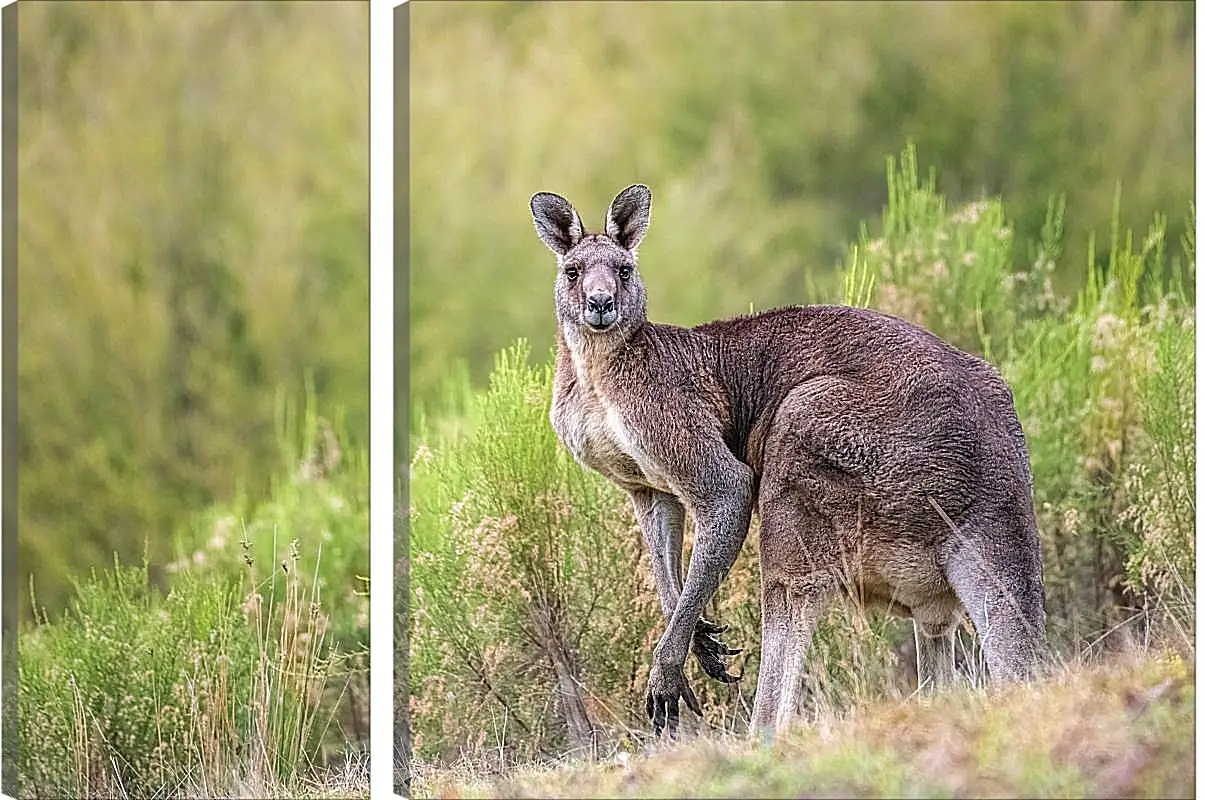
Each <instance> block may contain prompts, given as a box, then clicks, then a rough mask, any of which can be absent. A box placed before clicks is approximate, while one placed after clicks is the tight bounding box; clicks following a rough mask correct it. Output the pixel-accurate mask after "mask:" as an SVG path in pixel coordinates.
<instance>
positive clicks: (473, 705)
mask: <svg viewBox="0 0 1205 800" xmlns="http://www.w3.org/2000/svg"><path fill="white" fill-rule="evenodd" d="M920 176H921V171H920V169H919V167H918V160H917V156H916V150H915V148H914V147H912V146H911V145H909V146H908V147H907V149H906V150H905V151H904V153H903V154H902V156H901V158H900V159H899V160H898V161H897V160H895V159H891V160H889V161H888V169H887V179H888V186H889V202H888V205H887V207H886V209H885V210H884V212H883V216H882V223H881V226H882V233H881V235H880V236H876V237H873V238H872V236H871V234H870V232H869V227H868V226H865V225H864V226H862V233H861V236H860V238H859V241H858V243H857V244H856V245H852V246H851V247H850V248H849V253H848V256H847V260H846V270H845V274H844V275H843V276H842V282H841V286H842V287H843V290H844V296H845V299H846V301H847V302H851V303H856V304H859V305H869V306H872V307H877V308H880V309H884V310H887V311H889V312H892V313H895V314H897V315H899V316H903V317H906V318H908V319H911V320H913V321H916V322H920V323H921V324H923V325H925V326H926V327H928V328H930V329H931V330H933V331H934V332H935V333H937V334H938V335H939V336H942V337H943V338H945V339H947V340H949V341H952V342H954V343H956V344H959V345H960V346H962V347H963V348H965V349H967V350H971V351H974V352H979V353H981V354H983V355H984V356H985V357H987V358H988V359H989V360H991V361H992V362H993V363H995V364H996V366H997V367H998V369H999V370H1000V371H1001V373H1002V374H1003V375H1004V376H1005V378H1006V379H1007V380H1008V382H1009V384H1010V386H1011V387H1012V389H1013V393H1014V400H1015V404H1016V407H1017V411H1018V415H1019V417H1020V419H1021V423H1022V426H1023V428H1024V430H1025V433H1026V440H1027V443H1028V446H1029V452H1030V461H1031V466H1032V472H1033V477H1034V502H1035V508H1036V510H1037V514H1038V523H1039V530H1040V532H1041V537H1042V544H1043V551H1044V552H1043V558H1044V565H1045V582H1046V595H1047V614H1048V631H1049V634H1050V638H1051V640H1052V643H1053V644H1054V645H1055V648H1056V652H1058V653H1059V654H1060V655H1061V656H1062V657H1064V658H1067V659H1070V660H1076V659H1078V658H1080V656H1081V654H1084V653H1085V652H1086V653H1088V654H1090V655H1091V654H1094V653H1095V652H1096V651H1095V649H1094V648H1095V646H1096V645H1097V644H1098V643H1100V642H1101V641H1102V640H1104V644H1105V645H1106V646H1109V647H1125V646H1127V645H1128V644H1134V643H1136V642H1137V641H1140V640H1144V641H1152V640H1154V641H1156V642H1159V643H1160V644H1169V645H1171V646H1174V647H1176V648H1178V649H1181V650H1186V651H1188V652H1192V651H1193V650H1194V649H1195V641H1194V639H1193V627H1194V626H1193V619H1194V618H1193V613H1194V612H1193V608H1194V598H1195V595H1194V581H1195V538H1194V528H1193V524H1194V519H1195V508H1194V506H1193V496H1194V495H1193V492H1194V490H1195V484H1194V470H1195V457H1194V453H1193V450H1192V447H1191V444H1192V441H1193V434H1194V425H1193V413H1194V409H1195V397H1194V394H1193V377H1194V374H1195V371H1194V363H1193V343H1194V329H1193V324H1192V321H1193V308H1192V303H1191V300H1190V298H1188V297H1187V296H1186V295H1185V293H1184V290H1183V285H1184V278H1185V276H1184V274H1183V273H1184V268H1183V267H1182V266H1181V265H1182V264H1187V265H1189V268H1188V269H1189V274H1188V276H1187V279H1188V280H1189V281H1191V279H1192V273H1191V264H1192V263H1193V258H1194V252H1193V241H1194V239H1193V237H1194V234H1193V232H1192V231H1193V229H1192V227H1191V225H1190V226H1189V227H1188V233H1187V234H1186V235H1185V236H1184V237H1183V239H1182V241H1183V245H1184V248H1183V250H1184V252H1183V253H1182V255H1181V256H1177V257H1170V256H1169V254H1168V250H1167V248H1166V247H1165V246H1164V242H1163V238H1164V237H1165V231H1166V230H1167V223H1166V218H1164V217H1162V216H1156V218H1155V221H1154V222H1153V223H1152V225H1151V226H1150V228H1149V230H1148V234H1147V235H1146V236H1145V237H1144V238H1143V239H1142V241H1141V244H1139V245H1136V244H1135V237H1134V236H1133V235H1132V233H1130V232H1128V231H1127V230H1125V229H1123V228H1122V227H1121V222H1120V220H1121V218H1122V216H1121V213H1120V209H1121V194H1120V190H1119V189H1118V190H1117V191H1115V192H1114V195H1113V198H1114V199H1113V203H1114V206H1113V208H1114V212H1113V220H1114V222H1113V225H1112V228H1111V230H1110V237H1109V239H1110V255H1109V258H1108V260H1107V261H1104V262H1101V263H1097V262H1096V261H1095V260H1094V259H1093V260H1092V261H1091V267H1090V269H1089V271H1088V275H1089V278H1088V280H1087V281H1086V283H1085V286H1084V288H1083V289H1082V290H1081V291H1080V292H1079V294H1078V297H1077V298H1076V302H1075V303H1072V302H1071V301H1070V300H1069V299H1068V298H1067V297H1065V296H1064V295H1062V294H1060V293H1058V292H1057V291H1056V288H1055V281H1054V275H1055V273H1056V271H1057V270H1058V262H1059V260H1060V259H1065V258H1066V257H1067V256H1066V255H1065V253H1066V248H1065V245H1064V243H1063V225H1064V219H1065V212H1066V205H1065V203H1064V202H1063V200H1062V199H1061V198H1060V199H1054V200H1051V201H1049V202H1048V203H1047V206H1046V211H1045V212H1044V217H1043V223H1042V226H1041V231H1040V234H1039V236H1038V238H1037V240H1036V242H1034V243H1033V244H1031V245H1030V246H1029V247H1028V249H1027V258H1028V259H1029V261H1030V263H1029V264H1028V265H1026V266H1025V267H1024V268H1023V269H1021V270H1019V271H1015V272H1014V271H1013V268H1012V266H1011V265H1012V264H1013V261H1014V258H1015V253H1014V252H1013V248H1014V243H1015V241H1016V236H1015V233H1014V229H1013V226H1012V223H1011V222H1010V221H1009V220H1008V218H1007V217H1006V215H1005V209H1004V203H1003V201H1001V200H1000V199H999V198H985V199H980V200H977V201H974V202H972V203H969V204H966V205H963V206H960V207H953V208H951V207H950V205H949V204H948V202H947V200H946V198H945V196H944V195H942V194H941V193H940V192H938V190H937V188H936V186H937V182H936V179H935V176H934V174H933V173H930V177H929V178H928V179H927V180H923V181H922V180H921V178H920ZM1093 249H1094V248H1093V247H1092V246H1090V247H1089V250H1090V251H1091V250H1093ZM1167 276H1172V277H1171V279H1170V280H1169V279H1168V277H1167ZM835 293H836V291H834V294H835ZM742 310H744V309H742ZM551 324H552V323H551V322H549V323H548V325H549V326H551ZM526 353H527V350H526V347H525V346H520V347H517V348H511V349H509V350H507V351H505V353H504V354H503V355H502V356H501V357H500V358H499V359H498V360H497V361H496V363H495V368H494V372H493V373H492V375H491V383H490V389H489V390H488V391H486V392H480V393H476V394H467V393H466V384H467V382H466V379H465V378H464V376H463V375H461V376H460V378H459V379H458V380H457V381H456V382H455V383H453V384H451V389H450V392H451V395H450V396H449V398H447V399H445V400H444V402H443V403H442V406H443V407H444V408H449V409H464V410H463V412H462V411H459V410H457V411H453V414H454V415H455V416H454V417H452V418H447V419H440V420H438V421H433V420H430V419H427V418H425V417H424V423H423V425H422V426H421V427H418V428H415V429H414V430H413V431H412V434H413V438H412V450H411V452H412V456H413V457H412V462H411V465H410V470H411V472H410V477H411V484H410V487H411V503H412V506H411V508H410V521H411V540H410V542H411V553H412V572H411V592H412V594H411V607H412V611H413V614H414V616H413V617H412V621H411V622H412V631H411V637H412V638H411V651H410V665H411V673H410V675H411V685H410V688H411V693H412V697H413V698H414V699H413V701H412V706H411V712H412V724H413V726H414V731H415V734H416V739H415V751H416V755H417V757H418V758H419V759H420V760H423V759H426V760H435V759H441V760H445V761H446V760H448V759H450V758H453V757H455V756H461V757H467V758H473V759H483V760H486V761H487V762H488V763H490V764H491V765H492V766H493V767H494V768H497V767H498V766H500V764H499V763H498V762H499V761H501V765H505V764H507V763H511V762H510V761H508V759H519V760H520V761H521V760H522V759H523V758H530V757H532V756H533V755H536V754H545V755H559V754H561V753H564V752H565V751H566V750H567V749H570V748H569V745H568V739H569V738H570V737H569V735H568V733H567V731H568V730H569V729H570V727H571V723H570V717H569V715H568V714H567V713H566V712H565V709H564V708H561V709H559V711H558V708H557V701H555V700H553V699H551V698H554V697H561V696H563V694H564V690H563V687H562V686H560V685H558V681H557V676H556V675H555V674H554V672H555V671H554V670H553V669H551V667H550V666H549V663H548V662H550V661H553V660H554V659H553V658H552V657H551V654H550V652H549V649H548V648H541V647H539V646H538V644H539V642H540V637H539V636H538V635H537V634H535V633H534V632H533V630H532V628H531V626H530V622H529V620H530V618H531V617H533V615H534V610H535V609H537V608H539V607H541V603H544V602H549V603H551V604H552V605H554V606H555V607H556V608H557V609H558V611H560V612H561V615H560V616H558V617H557V619H558V624H559V625H560V626H562V627H563V628H564V629H565V630H568V631H573V630H574V629H575V628H577V629H579V630H580V629H593V626H595V625H598V624H599V622H601V623H602V628H603V629H605V630H606V632H607V636H606V637H605V638H602V639H596V638H592V637H591V636H589V635H582V636H581V637H580V638H576V637H569V640H572V641H575V642H576V645H575V647H574V648H572V649H571V650H570V651H569V655H570V656H571V657H572V658H571V660H572V662H573V663H574V664H576V665H577V667H578V668H577V672H576V673H575V676H574V679H575V681H576V684H577V685H578V686H579V687H580V690H581V691H582V693H584V694H585V695H587V696H588V697H589V698H590V699H591V703H590V704H588V709H589V712H590V713H591V714H592V715H593V716H592V719H594V720H595V721H596V723H597V727H598V728H599V729H600V731H601V733H602V734H603V735H604V737H605V738H606V740H607V741H610V742H611V743H612V745H613V746H615V747H619V748H630V747H631V746H632V745H634V744H635V743H636V741H637V740H638V739H639V735H638V734H636V733H635V731H644V730H646V724H645V721H644V720H643V719H641V717H640V713H639V712H640V710H641V708H642V701H643V696H642V692H643V689H644V683H645V677H646V676H647V665H646V661H647V655H648V653H649V651H651V649H652V646H653V645H654V643H655V641H656V637H657V636H658V635H659V634H660V632H661V630H662V627H663V623H662V621H661V620H660V617H659V615H658V614H657V613H656V611H657V602H656V598H655V593H654V591H653V587H652V583H651V570H650V568H649V564H648V562H647V560H646V559H645V558H644V557H643V556H641V555H640V552H639V550H638V549H637V548H639V547H640V533H639V530H638V529H637V527H636V526H635V524H634V521H633V519H632V516H631V512H630V510H629V509H628V508H627V507H626V504H624V503H623V502H622V497H621V495H620V494H619V493H618V491H617V490H615V489H614V488H613V487H610V485H609V484H607V482H606V481H605V479H603V478H601V477H600V476H598V475H597V474H595V473H592V472H588V471H584V470H582V469H580V468H579V467H578V466H577V465H575V464H574V463H573V462H572V460H571V459H570V457H569V456H568V454H567V453H566V452H565V451H564V448H561V447H559V446H558V444H557V442H556V439H555V435H554V433H553V431H552V429H551V426H550V425H549V423H548V408H549V392H550V386H549V384H550V374H551V373H550V369H549V368H548V367H539V366H537V367H528V366H527V365H526V363H525V360H526ZM550 498H554V499H552V500H550ZM550 502H551V505H549V503H550ZM583 537H586V538H583ZM689 542H690V528H689V526H688V531H687V544H688V546H689ZM757 546H758V535H757V528H756V525H754V526H753V529H752V530H751V532H750V535H749V539H748V541H747V543H746V546H745V548H744V551H743V552H742V554H741V555H740V557H739V558H738V559H737V562H736V564H735V565H734V567H733V569H732V571H731V573H730V574H729V576H728V578H727V580H726V581H725V582H724V584H723V585H722V586H721V589H720V591H719V592H718V593H717V596H716V597H715V598H714V600H713V607H712V608H711V609H709V611H708V615H709V616H710V617H712V618H716V619H719V620H720V621H722V622H723V623H725V624H727V625H729V627H730V629H729V631H728V633H726V634H725V639H726V640H730V641H732V642H734V643H735V644H737V645H739V646H743V647H745V648H746V652H745V653H744V654H742V655H741V656H740V657H738V658H737V659H736V663H737V668H738V669H743V670H744V673H745V675H746V678H745V680H743V681H741V682H740V683H739V684H737V685H735V686H733V687H719V686H718V685H717V684H715V683H714V682H711V681H708V680H706V679H705V678H702V677H701V676H698V675H693V676H691V677H692V678H693V680H694V687H695V690H696V692H697V693H698V695H699V698H700V700H701V701H702V703H703V706H704V720H703V723H702V724H703V726H704V727H706V728H711V729H715V730H723V731H731V732H743V731H744V729H745V723H746V721H747V714H748V708H749V705H750V703H751V700H752V693H753V689H754V686H755V684H756V681H755V679H754V677H753V676H754V675H755V674H756V671H757V667H758V656H757V649H758V648H757V642H758V639H759V608H758V597H759V587H760V576H759V572H758V564H757V556H756V553H757ZM620 567H622V569H621V568H620ZM615 569H619V572H618V573H615V574H613V573H610V572H608V570H615ZM632 571H635V572H636V573H637V574H636V575H632ZM601 576H606V577H601ZM570 578H572V579H570ZM593 585H597V586H603V587H606V589H605V591H603V592H602V593H601V594H598V595H596V596H592V595H590V594H589V593H588V592H585V593H584V594H579V593H578V592H580V591H584V590H585V587H587V586H593ZM587 598H589V602H587V601H586V599H587ZM608 604H610V605H609V606H608ZM616 611H619V613H616ZM1168 634H1172V635H1171V636H1169V635H1168ZM911 638H912V637H911V632H910V631H909V630H907V627H906V626H903V625H900V624H898V623H897V622H894V621H892V620H889V619H888V618H885V617H881V616H869V617H868V616H866V615H864V614H862V613H860V612H855V613H853V614H850V613H849V610H848V609H846V608H841V607H835V608H834V609H833V612H832V613H831V614H830V615H829V616H828V617H827V618H826V619H825V620H824V621H823V623H822V625H821V626H820V629H819V630H818V632H817V635H816V637H815V641H814V644H813V649H812V651H811V652H810V654H809V661H810V668H809V671H808V680H807V687H806V688H807V690H808V695H807V696H808V709H807V711H808V713H809V714H811V715H813V716H814V717H815V716H823V715H825V714H837V715H840V714H842V713H845V712H847V711H849V710H851V709H853V708H856V707H859V706H861V705H863V704H864V703H866V702H867V701H868V700H869V699H870V698H872V697H881V696H883V695H887V696H894V697H897V698H900V697H904V696H906V695H907V694H908V693H909V692H911V691H912V689H913V688H914V686H915V671H914V667H913V662H912V658H913V656H912V653H911V651H910V645H911V642H910V640H911ZM964 644H967V645H968V646H967V647H964V649H963V652H962V658H963V660H964V661H965V663H966V665H967V667H968V672H969V673H970V675H971V677H972V678H973V679H978V678H979V677H981V676H982V674H983V669H982V665H981V664H980V663H979V656H978V654H977V653H976V652H975V649H974V645H973V643H971V642H970V641H969V637H964ZM617 651H618V653H617ZM624 655H626V657H627V659H626V660H625V659H624V658H623V657H621V656H624ZM691 663H693V662H691ZM537 717H538V718H539V719H540V722H539V723H538V724H536V723H532V722H531V720H532V719H534V718H537ZM520 720H522V722H521V723H520V722H519V721H520ZM842 769H844V768H842Z"/></svg>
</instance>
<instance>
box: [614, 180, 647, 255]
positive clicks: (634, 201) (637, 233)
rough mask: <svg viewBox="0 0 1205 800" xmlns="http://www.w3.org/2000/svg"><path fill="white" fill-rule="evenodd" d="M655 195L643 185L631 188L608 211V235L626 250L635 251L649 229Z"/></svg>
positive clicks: (616, 197) (620, 195)
mask: <svg viewBox="0 0 1205 800" xmlns="http://www.w3.org/2000/svg"><path fill="white" fill-rule="evenodd" d="M652 202H653V195H652V193H651V192H649V187H647V186H645V185H644V184H643V183H637V184H635V185H633V186H629V187H628V188H626V189H624V190H623V191H622V192H620V193H619V194H617V195H615V199H614V200H612V201H611V207H610V208H608V209H607V235H608V236H610V237H611V238H612V239H614V240H615V242H616V243H617V244H618V245H619V246H620V247H622V248H624V249H626V250H635V249H636V247H637V246H638V245H639V244H640V240H641V239H643V238H644V234H645V233H647V232H648V229H649V207H650V205H651V204H652Z"/></svg>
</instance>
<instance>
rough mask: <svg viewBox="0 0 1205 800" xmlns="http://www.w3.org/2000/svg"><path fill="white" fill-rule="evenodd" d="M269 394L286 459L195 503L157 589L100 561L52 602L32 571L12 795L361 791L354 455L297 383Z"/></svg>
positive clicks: (360, 537)
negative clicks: (252, 487)
mask: <svg viewBox="0 0 1205 800" xmlns="http://www.w3.org/2000/svg"><path fill="white" fill-rule="evenodd" d="M280 410H281V414H280V425H281V438H282V444H281V446H282V450H284V451H285V452H289V453H291V455H292V459H291V463H290V470H289V471H288V472H287V473H284V474H282V475H281V476H279V477H278V478H277V479H276V480H275V481H274V491H273V493H272V496H271V497H270V499H269V500H268V501H266V502H264V503H261V504H256V505H248V504H246V503H241V504H236V506H237V507H236V508H231V507H220V508H213V509H210V510H208V511H206V512H204V513H202V514H200V515H198V517H197V519H196V521H195V528H196V530H195V532H194V534H193V535H191V536H182V537H181V538H180V541H179V550H180V555H179V557H178V558H177V560H176V561H174V562H173V563H171V564H169V565H167V566H166V568H165V569H163V570H161V571H165V572H166V574H167V581H166V582H167V584H168V588H167V589H166V590H159V589H157V588H156V583H157V582H156V581H155V580H154V579H153V575H152V573H153V572H154V571H155V567H154V565H151V564H149V563H147V562H146V561H145V560H144V562H143V564H142V565H141V566H140V567H130V566H125V565H122V564H120V563H117V562H116V560H115V562H114V565H113V567H112V569H109V570H103V571H93V573H92V574H91V575H90V576H88V577H87V578H85V579H81V580H77V581H76V582H75V584H74V590H75V592H74V598H73V600H72V602H71V605H70V607H69V608H68V610H67V611H66V612H65V613H63V614H62V615H61V616H60V615H55V616H54V617H53V618H52V617H51V616H50V615H49V614H47V613H46V612H45V611H44V610H42V609H40V608H39V607H38V605H37V600H36V594H34V589H35V588H36V587H33V586H31V589H30V591H31V595H32V597H31V601H32V603H31V604H32V606H33V607H34V608H35V610H36V612H37V613H36V618H35V622H34V624H33V625H32V626H30V627H29V628H27V629H26V630H24V631H23V632H22V633H21V635H20V650H19V654H18V668H19V678H18V687H19V688H18V743H19V747H18V776H19V792H20V794H21V796H23V797H25V796H28V797H55V796H115V797H128V796H164V795H180V794H183V795H188V796H203V797H226V796H236V795H237V796H253V797H256V796H269V795H271V796H276V795H295V794H302V795H307V796H310V795H313V794H315V793H317V794H330V793H333V792H339V793H345V794H346V793H351V794H364V793H366V792H367V783H366V771H365V769H366V760H365V758H364V756H363V753H362V752H361V750H362V749H363V747H364V746H365V744H366V741H367V737H368V730H367V700H366V697H367V646H368V627H367V625H368V598H367V589H366V586H365V585H364V584H363V582H362V581H359V580H358V579H357V578H356V576H357V575H365V574H367V548H368V527H367V497H366V495H367V480H366V460H365V459H364V458H363V456H362V454H359V453H357V452H354V451H353V452H350V453H345V452H343V450H341V445H340V443H339V440H338V438H337V437H336V436H335V435H334V434H333V433H332V432H331V427H332V426H331V425H329V424H327V423H325V422H324V421H323V420H322V419H321V418H320V417H318V416H317V415H316V414H315V413H314V407H313V403H312V396H311V397H310V398H309V402H307V404H306V405H304V406H288V405H282V406H281V407H280ZM194 540H195V541H194ZM185 545H188V546H187V547H186V546H185ZM357 702H358V703H359V705H357Z"/></svg>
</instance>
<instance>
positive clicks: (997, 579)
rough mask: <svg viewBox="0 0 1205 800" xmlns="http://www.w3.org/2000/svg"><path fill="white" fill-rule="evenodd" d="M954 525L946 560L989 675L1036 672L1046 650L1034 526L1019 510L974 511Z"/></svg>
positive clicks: (1026, 675) (1018, 676)
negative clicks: (975, 634)
mask: <svg viewBox="0 0 1205 800" xmlns="http://www.w3.org/2000/svg"><path fill="white" fill-rule="evenodd" d="M954 527H955V529H956V530H955V531H954V532H953V534H952V535H951V537H950V538H949V539H948V540H947V542H946V544H945V546H944V548H943V553H942V556H943V558H942V561H943V562H944V567H945V572H946V577H947V579H948V580H949V581H950V585H951V586H952V587H953V588H954V591H955V592H956V593H957V594H958V597H959V599H960V600H961V601H962V604H963V605H964V606H966V610H967V612H968V613H969V614H970V615H971V621H972V622H973V623H974V624H975V629H976V631H978V633H979V640H980V643H981V645H982V647H983V652H984V656H985V657H986V659H987V669H988V673H989V675H990V677H991V678H992V679H993V680H997V681H999V680H1028V679H1030V678H1033V677H1036V675H1037V674H1038V672H1039V671H1040V670H1041V669H1042V667H1043V663H1044V661H1045V659H1046V657H1047V655H1048V651H1047V645H1046V610H1045V598H1044V595H1043V588H1042V561H1041V552H1040V550H1039V546H1038V539H1037V531H1036V528H1035V526H1033V524H1032V522H1029V521H1027V520H1026V518H1025V517H1024V516H1021V515H1017V514H1007V513H996V514H984V513H971V514H966V515H964V516H963V517H962V519H960V520H958V521H957V522H956V523H955V525H954Z"/></svg>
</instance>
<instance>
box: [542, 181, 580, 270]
mask: <svg viewBox="0 0 1205 800" xmlns="http://www.w3.org/2000/svg"><path fill="white" fill-rule="evenodd" d="M531 216H532V218H533V219H534V220H535V222H536V234H537V235H538V236H539V237H540V241H542V242H543V243H544V244H546V245H548V249H549V250H551V251H552V252H554V253H556V254H557V255H558V256H563V255H565V254H566V253H568V252H569V251H570V250H571V249H573V246H574V245H575V244H577V243H578V242H580V241H581V240H582V237H583V236H585V234H586V230H585V228H583V227H582V218H581V217H579V216H578V215H577V211H575V210H574V208H573V206H572V205H570V204H569V201H568V200H566V199H565V198H563V197H561V196H560V195H559V194H553V193H552V192H537V193H536V194H534V195H532V198H531Z"/></svg>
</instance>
